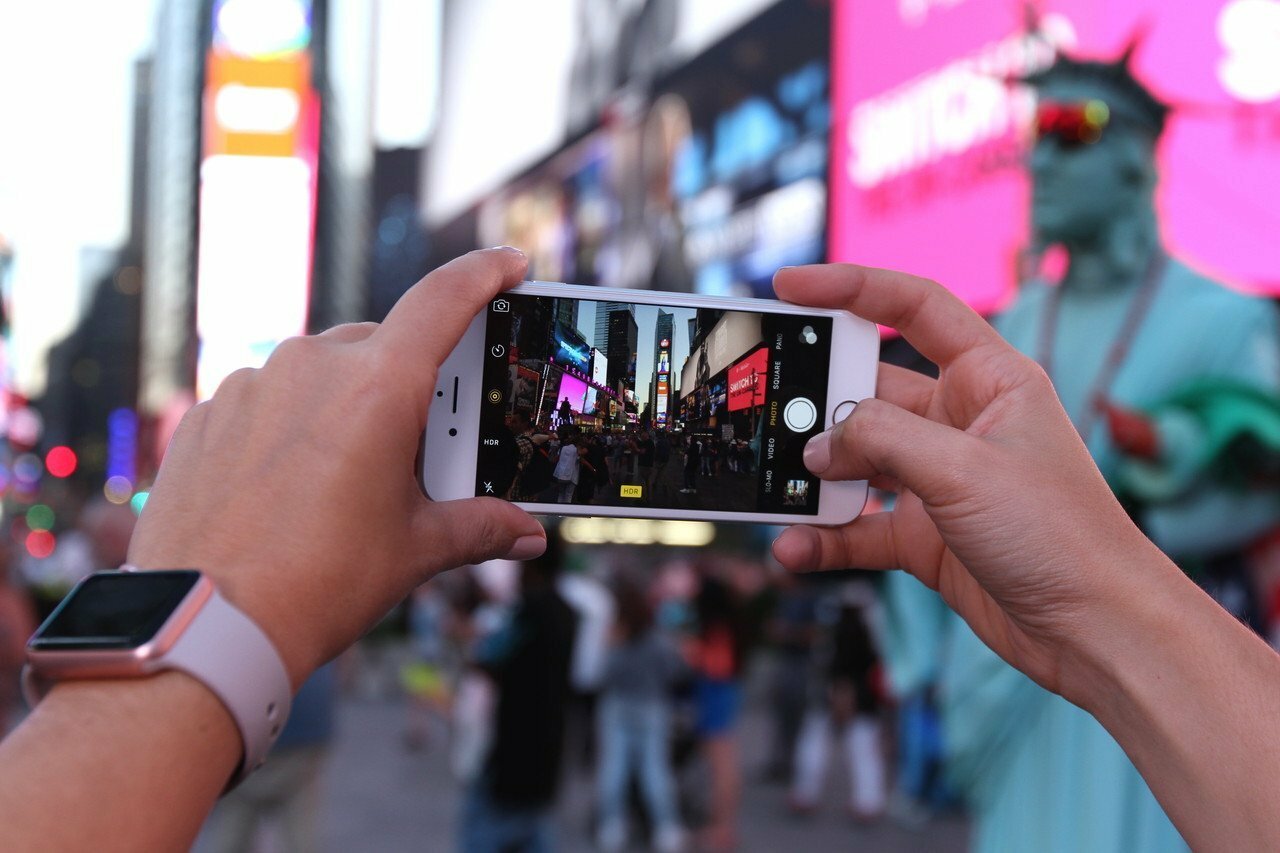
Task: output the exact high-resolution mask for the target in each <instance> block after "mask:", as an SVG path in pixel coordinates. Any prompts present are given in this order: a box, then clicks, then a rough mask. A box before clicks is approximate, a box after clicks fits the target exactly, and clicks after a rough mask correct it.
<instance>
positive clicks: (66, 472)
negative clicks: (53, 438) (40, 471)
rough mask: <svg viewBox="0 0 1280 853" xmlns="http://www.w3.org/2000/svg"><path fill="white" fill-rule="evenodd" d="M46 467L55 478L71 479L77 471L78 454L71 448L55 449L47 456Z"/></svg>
mask: <svg viewBox="0 0 1280 853" xmlns="http://www.w3.org/2000/svg"><path fill="white" fill-rule="evenodd" d="M44 467H45V469H46V470H48V472H49V473H50V474H52V475H53V476H55V477H70V476H71V475H72V474H74V473H75V471H76V452H75V451H74V450H72V449H71V448H70V447H62V446H58V447H55V448H53V449H51V450H50V451H49V454H48V455H47V456H45V458H44Z"/></svg>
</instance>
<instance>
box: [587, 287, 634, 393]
mask: <svg viewBox="0 0 1280 853" xmlns="http://www.w3.org/2000/svg"><path fill="white" fill-rule="evenodd" d="M614 304H617V303H614ZM597 316H598V315H597ZM606 316H607V317H608V323H609V325H608V332H609V336H608V342H609V348H608V349H607V350H605V357H606V358H608V359H609V373H608V378H609V387H611V388H619V384H618V383H619V382H621V383H622V385H621V390H622V391H623V392H624V393H625V392H626V391H631V392H632V393H633V394H634V393H635V390H636V375H635V367H636V344H637V342H638V341H639V339H640V327H639V326H638V325H637V324H636V318H635V315H634V314H633V313H631V306H630V305H623V306H622V307H619V308H615V309H613V310H611V311H609V312H608V314H607V315H606Z"/></svg>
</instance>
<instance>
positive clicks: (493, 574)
mask: <svg viewBox="0 0 1280 853" xmlns="http://www.w3.org/2000/svg"><path fill="white" fill-rule="evenodd" d="M518 572H519V568H518V566H517V564H514V563H511V562H509V561H505V560H492V561H489V562H486V563H483V564H481V565H477V566H469V567H467V568H465V569H463V570H462V575H461V578H460V581H461V582H460V583H458V584H457V589H456V591H455V593H454V595H453V597H452V598H451V600H450V604H451V605H452V610H453V613H452V617H451V619H450V624H449V633H450V639H451V641H452V643H453V644H454V646H455V647H456V648H457V650H458V657H459V660H460V664H461V665H460V667H459V671H458V674H457V678H456V682H455V684H454V689H453V702H452V704H451V708H450V711H451V720H450V722H451V724H452V725H451V726H450V739H449V768H450V770H451V771H452V772H453V776H454V778H455V779H457V780H458V781H459V782H461V783H462V784H464V785H466V786H468V787H470V786H471V785H473V784H475V782H476V780H477V779H478V778H479V776H480V773H481V771H482V770H483V769H484V762H485V759H486V757H487V756H488V754H489V747H490V745H491V744H492V741H493V716H494V707H495V705H496V701H497V700H496V696H495V693H496V689H495V687H494V683H493V679H492V678H491V677H490V676H489V674H488V672H486V671H485V670H484V669H483V668H482V667H481V665H480V661H479V653H480V650H481V649H483V648H486V647H487V646H486V644H487V643H488V641H489V638H490V637H492V636H493V635H494V634H496V633H498V632H499V631H500V630H502V628H504V627H505V626H506V624H507V622H508V620H509V619H510V615H511V609H512V607H513V606H514V605H515V597H516V594H517V592H518V590H516V589H514V584H513V583H512V582H511V581H512V579H516V580H517V581H518V577H517V575H518Z"/></svg>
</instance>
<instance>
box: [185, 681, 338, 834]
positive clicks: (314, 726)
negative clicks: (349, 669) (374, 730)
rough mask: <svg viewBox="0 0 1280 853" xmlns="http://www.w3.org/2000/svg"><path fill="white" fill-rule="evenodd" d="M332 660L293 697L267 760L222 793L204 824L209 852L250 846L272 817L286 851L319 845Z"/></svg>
mask: <svg viewBox="0 0 1280 853" xmlns="http://www.w3.org/2000/svg"><path fill="white" fill-rule="evenodd" d="M334 668H335V664H333V663H329V664H326V665H325V666H322V667H320V668H319V669H318V670H316V671H315V672H314V673H312V675H311V677H310V678H308V679H307V680H306V681H305V682H304V683H303V685H302V687H301V688H300V689H299V690H298V695H297V696H295V697H294V699H293V707H292V708H291V709H290V711H289V721H288V722H287V723H286V724H285V727H284V731H282V732H281V733H280V738H279V739H278V740H277V741H276V745H275V746H274V747H272V749H271V761H270V762H268V763H267V764H266V765H265V766H263V768H262V769H261V770H259V771H258V772H257V773H255V774H253V775H252V776H250V777H249V778H248V779H246V780H245V781H244V783H243V784H241V785H240V786H239V787H237V788H236V789H235V790H234V791H232V792H230V793H229V794H227V796H225V797H223V798H222V800H221V801H219V803H218V807H217V809H215V810H214V813H213V817H212V820H211V822H210V827H209V836H210V844H209V850H210V851H212V853H245V851H249V850H254V849H256V848H255V838H256V836H257V834H258V830H259V828H260V827H261V826H262V824H263V823H265V822H266V821H269V820H272V819H275V820H276V821H277V822H278V824H279V826H280V830H281V832H280V837H281V840H282V842H283V850H284V851H286V853H311V851H314V850H319V849H320V843H319V839H320V815H321V809H320V802H321V795H322V793H323V785H322V775H323V771H324V766H325V759H326V758H327V757H328V754H329V744H330V743H331V742H332V741H333V731H334V705H335V704H336V700H337V694H338V686H337V682H338V679H337V673H336V672H335V671H334Z"/></svg>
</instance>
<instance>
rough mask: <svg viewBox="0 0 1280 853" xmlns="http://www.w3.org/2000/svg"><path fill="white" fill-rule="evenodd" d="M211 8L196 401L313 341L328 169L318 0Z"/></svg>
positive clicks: (219, 1) (239, 0)
mask: <svg viewBox="0 0 1280 853" xmlns="http://www.w3.org/2000/svg"><path fill="white" fill-rule="evenodd" d="M272 10H273V14H271V15H262V14H259V11H260V10H259V11H255V4H254V3H253V2H251V0H216V2H214V3H213V4H212V13H213V22H212V23H213V25H212V41H211V44H210V46H209V49H208V51H207V54H206V58H205V89H204V109H203V123H204V126H203V128H202V134H201V163H200V190H199V192H200V201H199V204H200V216H199V230H198V233H197V258H196V334H197V338H198V355H197V360H196V394H197V397H199V398H200V399H208V398H209V397H210V396H212V395H213V392H214V391H215V390H216V389H217V387H218V385H219V384H220V383H221V382H222V380H223V379H224V378H225V377H226V376H227V375H228V374H230V373H231V372H232V371H234V370H236V369H238V368H241V367H259V366H261V365H262V364H263V362H265V361H266V359H267V356H268V355H270V354H271V351H272V350H273V349H275V347H276V345H277V344H279V343H280V342H281V341H282V340H284V339H285V338H288V337H291V336H293V335H300V334H303V333H304V332H306V324H307V305H308V301H309V299H310V293H311V259H312V249H313V245H314V235H315V206H316V187H317V174H318V169H319V140H320V100H319V95H318V93H317V92H316V91H315V89H314V88H313V86H312V78H313V69H312V54H311V50H310V44H311V2H310V0H280V2H278V3H275V4H273V5H272Z"/></svg>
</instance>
